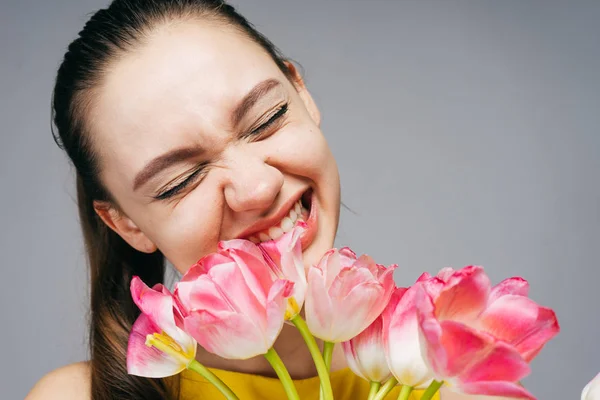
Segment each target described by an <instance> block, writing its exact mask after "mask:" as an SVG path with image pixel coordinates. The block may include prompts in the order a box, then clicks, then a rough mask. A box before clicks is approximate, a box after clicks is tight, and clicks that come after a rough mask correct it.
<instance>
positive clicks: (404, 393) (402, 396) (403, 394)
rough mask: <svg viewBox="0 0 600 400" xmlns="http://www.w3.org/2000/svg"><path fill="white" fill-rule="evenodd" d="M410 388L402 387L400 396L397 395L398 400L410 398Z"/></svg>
mask: <svg viewBox="0 0 600 400" xmlns="http://www.w3.org/2000/svg"><path fill="white" fill-rule="evenodd" d="M412 390H413V388H412V386H408V385H402V389H400V394H399V395H398V400H408V396H410V392H412Z"/></svg>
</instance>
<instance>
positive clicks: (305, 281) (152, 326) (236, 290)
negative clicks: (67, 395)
mask: <svg viewBox="0 0 600 400" xmlns="http://www.w3.org/2000/svg"><path fill="white" fill-rule="evenodd" d="M304 229H305V225H304V224H303V223H302V222H300V223H298V224H297V226H296V227H295V228H294V229H293V230H291V231H290V232H288V233H286V234H284V235H283V236H281V237H280V238H279V239H278V240H273V241H268V242H264V243H259V244H255V243H253V242H251V241H247V240H241V239H235V240H229V241H223V242H220V243H219V248H218V251H217V252H216V253H213V254H209V255H207V256H205V257H203V258H202V259H201V260H200V261H198V262H197V263H196V264H195V265H194V266H192V267H191V268H190V269H189V271H188V272H187V273H186V274H185V275H184V276H183V278H182V279H181V281H180V282H178V283H177V284H176V287H175V289H174V292H173V294H171V292H169V290H168V289H166V288H165V287H164V286H162V285H156V286H154V287H153V288H149V287H148V286H146V285H145V284H144V283H143V282H142V281H141V280H140V279H139V278H137V277H134V279H133V280H132V282H131V294H132V296H133V299H134V301H135V303H136V304H137V305H138V307H139V308H140V310H141V314H140V316H139V318H138V319H137V321H136V322H135V323H134V325H133V328H132V331H131V334H130V338H129V348H128V354H127V368H128V371H129V373H130V374H133V375H139V376H145V377H155V378H157V377H166V376H170V375H175V374H178V373H180V372H181V371H183V370H184V369H186V368H188V369H191V370H193V371H195V372H197V373H199V374H200V375H202V376H203V377H204V378H206V379H207V380H208V381H209V382H211V383H213V384H214V385H215V386H216V387H217V388H218V389H219V390H220V391H221V393H223V395H224V396H225V398H227V399H237V397H236V395H235V394H234V393H233V392H232V391H231V389H229V388H228V387H227V386H226V385H225V384H224V383H223V382H222V381H220V380H219V378H217V377H216V376H215V375H214V374H213V373H212V372H211V371H210V370H209V369H207V368H206V367H204V366H203V365H201V364H200V363H198V362H197V361H196V360H195V355H196V346H197V345H200V346H202V347H203V348H204V349H206V350H207V351H209V352H211V353H214V354H216V355H218V356H220V357H224V358H228V359H247V358H250V357H255V356H257V355H264V357H266V359H267V360H268V361H269V362H270V363H271V365H272V366H273V369H274V370H275V372H276V373H277V376H278V377H279V378H280V380H281V382H282V384H283V386H284V388H285V392H286V394H287V396H288V398H289V399H299V396H298V394H297V392H296V389H295V387H294V384H293V381H292V380H291V378H290V375H289V373H288V372H287V369H286V367H285V365H284V364H283V363H282V361H281V359H280V358H279V356H278V355H277V353H276V352H275V350H274V349H273V344H274V342H275V340H276V339H277V337H278V335H279V333H280V332H281V329H282V327H283V324H284V323H285V322H288V323H291V324H293V325H295V326H296V327H297V329H298V330H299V331H300V333H301V335H302V337H303V338H304V340H305V342H306V344H307V346H308V349H309V351H310V353H311V355H312V357H313V359H314V362H315V366H316V369H317V371H318V375H319V378H320V383H321V398H322V399H323V400H332V399H333V394H332V390H331V384H330V379H329V369H330V363H331V357H332V351H333V348H334V346H335V344H337V343H339V344H341V346H342V348H343V350H344V353H345V356H346V359H347V362H348V365H349V367H350V369H351V370H352V371H353V372H354V373H356V374H357V375H359V376H360V377H362V378H364V379H365V380H367V381H369V382H370V385H371V390H370V393H369V400H373V399H376V400H381V399H384V398H385V397H386V396H387V394H388V393H389V392H390V391H391V390H392V389H393V388H394V387H395V386H397V385H401V389H400V394H399V397H398V399H401V400H402V399H404V400H405V399H408V397H409V395H410V393H411V391H412V390H413V389H421V390H422V389H424V390H425V391H424V394H423V396H422V397H421V399H423V400H428V399H431V398H433V396H434V395H435V394H436V392H437V391H438V390H439V389H440V387H441V386H442V385H445V386H447V387H448V390H452V391H455V392H459V393H465V394H480V395H485V396H502V397H508V398H516V399H535V397H534V396H533V395H532V394H531V393H529V392H528V391H527V390H526V389H525V388H523V387H522V386H521V385H520V384H519V381H520V380H521V379H523V378H524V377H525V376H526V375H528V374H529V372H530V367H529V362H530V361H531V360H532V359H533V358H534V357H535V356H536V355H537V354H538V352H539V351H540V350H541V349H542V347H543V346H544V345H545V343H546V342H547V341H548V340H550V339H551V338H552V337H554V336H555V335H556V334H557V333H558V331H559V326H558V322H557V320H556V316H555V314H554V312H553V311H552V310H551V309H548V308H544V307H540V306H539V305H538V304H536V303H535V302H534V301H532V300H531V299H530V298H528V296H527V292H528V283H527V281H525V280H524V279H522V278H509V279H506V280H504V281H503V282H501V283H499V284H498V285H496V286H493V287H492V285H491V283H490V280H489V278H488V277H487V275H486V274H485V272H484V270H483V268H481V267H478V266H468V267H465V268H463V269H461V270H453V269H451V268H445V269H442V270H441V271H440V272H439V273H438V274H437V275H435V276H431V275H429V274H428V273H424V274H423V275H421V277H420V278H419V279H418V280H417V282H416V283H415V284H414V285H413V286H411V287H409V288H402V287H396V285H395V283H394V280H393V272H394V269H395V268H396V265H392V266H390V267H385V266H383V265H379V264H376V263H375V262H374V261H373V259H371V258H370V257H368V256H366V255H363V256H360V257H357V255H356V254H355V253H354V252H352V251H351V250H350V249H348V248H342V249H340V250H337V249H331V250H329V251H328V252H327V253H325V255H324V256H323V258H322V259H321V261H320V262H319V263H318V264H317V265H311V266H309V267H308V268H305V266H304V262H303V259H302V250H301V247H300V240H299V238H300V236H301V234H302V232H303V230H304ZM302 309H304V312H303V315H304V318H303V317H302V316H301V310H302ZM315 337H316V338H319V339H321V340H322V341H323V346H322V347H323V349H322V350H321V349H320V348H319V346H318V345H317V342H316V340H315Z"/></svg>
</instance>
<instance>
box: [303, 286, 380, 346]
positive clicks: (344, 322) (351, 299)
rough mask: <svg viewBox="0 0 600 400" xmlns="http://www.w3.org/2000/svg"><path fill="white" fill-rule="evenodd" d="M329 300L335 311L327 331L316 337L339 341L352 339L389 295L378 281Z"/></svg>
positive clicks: (369, 321) (364, 326) (373, 316)
mask: <svg viewBox="0 0 600 400" xmlns="http://www.w3.org/2000/svg"><path fill="white" fill-rule="evenodd" d="M331 301H332V305H333V309H334V310H336V312H335V313H334V314H333V318H332V319H331V320H330V321H329V329H328V330H327V332H326V333H325V334H324V336H323V337H321V336H318V337H319V338H321V339H323V340H327V341H329V342H333V343H339V342H343V341H346V340H350V339H352V338H353V337H354V336H356V335H358V334H359V333H360V332H362V331H363V330H364V329H365V328H366V327H367V326H369V325H371V324H372V323H373V321H374V320H375V318H377V317H378V316H379V315H380V314H381V312H382V311H383V309H384V308H385V305H386V304H387V302H388V301H389V295H386V292H385V291H384V289H383V288H382V287H381V285H380V284H379V283H375V282H366V283H362V284H360V285H358V286H356V287H355V288H354V289H352V290H351V291H350V293H348V295H347V296H345V297H343V298H341V299H340V298H332V299H331ZM315 336H317V335H316V334H315Z"/></svg>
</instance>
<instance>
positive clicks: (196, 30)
mask: <svg viewBox="0 0 600 400" xmlns="http://www.w3.org/2000/svg"><path fill="white" fill-rule="evenodd" d="M269 78H276V79H279V80H280V81H282V82H285V77H284V76H283V74H282V72H281V71H280V70H279V68H278V67H277V65H276V64H275V63H274V62H273V60H272V59H271V58H270V56H269V55H268V54H267V53H266V52H265V51H264V50H263V49H262V48H261V47H260V46H259V45H257V44H256V43H254V42H253V41H252V40H250V39H249V38H248V37H246V36H245V35H244V34H242V33H240V32H239V31H236V30H235V29H233V28H230V27H227V26H224V25H220V24H218V23H214V22H206V21H189V22H181V23H177V24H171V25H165V26H162V27H159V28H157V29H156V30H155V31H154V32H152V33H151V35H150V36H149V37H148V38H147V39H146V40H145V42H144V43H143V44H141V45H139V46H138V47H137V48H136V49H134V51H132V52H129V53H126V54H124V55H123V56H121V57H120V58H119V59H117V60H116V61H114V62H113V63H112V64H111V65H110V66H109V69H108V70H107V73H106V75H105V77H104V80H103V82H102V84H101V86H100V88H99V89H98V91H97V93H96V97H95V98H94V104H93V106H92V110H91V112H90V116H91V118H90V126H91V132H92V136H93V137H92V143H93V145H94V146H95V147H96V148H97V149H98V150H99V152H100V156H101V160H102V161H103V164H104V167H105V166H106V165H110V164H111V163H112V164H116V165H118V166H119V168H120V170H121V172H122V173H126V172H127V171H128V170H137V169H139V168H141V167H142V166H143V165H144V164H145V162H146V161H147V160H149V159H151V158H153V157H155V156H157V155H160V154H162V153H163V152H166V151H168V150H169V149H172V148H176V147H181V146H182V145H190V144H193V141H202V142H204V143H202V144H203V145H204V146H206V143H208V145H210V141H211V140H215V138H214V137H211V135H210V134H209V133H210V132H223V129H226V128H227V127H228V126H227V124H228V123H229V121H230V115H231V112H232V110H233V108H234V107H235V105H236V104H237V102H238V101H239V100H240V99H241V98H242V97H243V96H244V95H245V94H246V93H248V92H249V91H250V90H251V89H252V88H253V87H254V86H255V85H256V84H258V83H260V82H262V81H264V80H265V79H269ZM212 136H214V135H212ZM190 142H191V143H190ZM132 154H135V156H132ZM104 162H106V163H104ZM103 169H104V168H103Z"/></svg>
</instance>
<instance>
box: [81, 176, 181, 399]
mask: <svg viewBox="0 0 600 400" xmlns="http://www.w3.org/2000/svg"><path fill="white" fill-rule="evenodd" d="M77 200H78V203H79V218H80V221H81V227H82V230H83V236H84V241H85V248H86V251H87V255H88V262H89V267H90V280H91V290H90V300H91V310H90V311H91V312H90V333H89V334H90V338H89V339H90V351H91V370H92V371H91V372H92V374H91V376H92V382H91V384H92V394H93V399H94V400H109V399H110V400H114V399H142V398H143V399H148V400H152V399H156V400H159V399H171V398H176V397H173V390H172V389H173V384H172V383H167V382H166V380H163V379H148V378H140V377H137V376H133V375H129V374H127V370H126V358H127V341H128V338H129V332H130V330H131V326H132V325H133V322H134V321H135V319H136V318H137V316H138V315H139V310H138V309H137V307H136V306H135V304H134V303H133V300H132V298H131V294H130V292H129V283H130V282H131V278H132V277H133V276H134V275H138V276H139V277H140V278H142V280H143V281H144V282H146V283H147V284H149V285H150V286H152V285H154V284H156V283H162V281H163V277H164V272H165V264H164V257H163V255H162V254H161V253H160V252H158V251H156V252H154V253H152V254H146V253H141V252H139V251H137V250H135V249H134V248H132V247H131V246H129V245H128V244H127V243H126V242H125V241H124V240H123V239H121V237H120V236H119V235H117V234H116V233H115V232H114V231H113V230H112V229H110V228H108V226H107V225H106V224H105V223H104V222H103V221H102V220H101V219H100V218H99V217H98V215H97V214H96V212H95V210H94V206H93V201H92V199H91V198H90V197H88V196H87V194H86V190H85V185H84V184H83V179H82V178H81V177H80V176H78V177H77Z"/></svg>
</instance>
